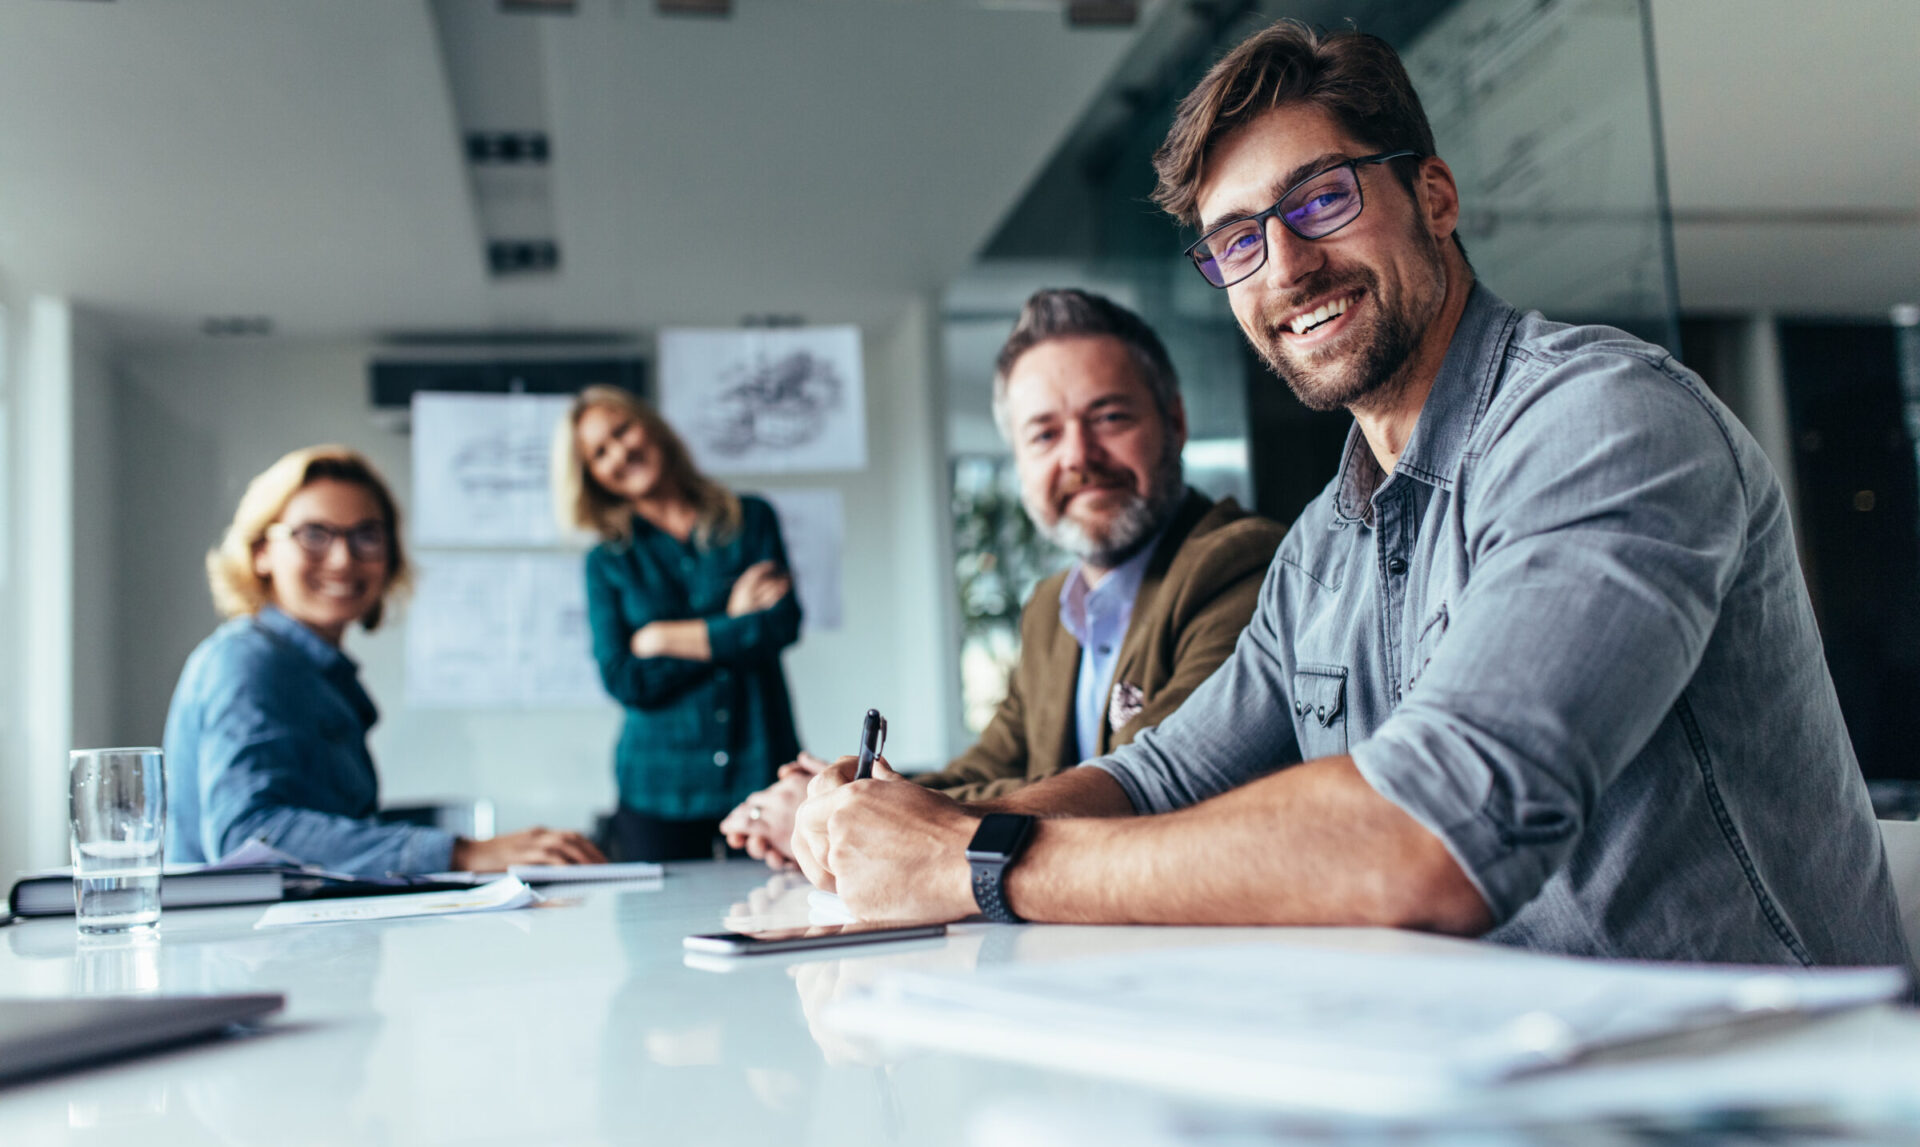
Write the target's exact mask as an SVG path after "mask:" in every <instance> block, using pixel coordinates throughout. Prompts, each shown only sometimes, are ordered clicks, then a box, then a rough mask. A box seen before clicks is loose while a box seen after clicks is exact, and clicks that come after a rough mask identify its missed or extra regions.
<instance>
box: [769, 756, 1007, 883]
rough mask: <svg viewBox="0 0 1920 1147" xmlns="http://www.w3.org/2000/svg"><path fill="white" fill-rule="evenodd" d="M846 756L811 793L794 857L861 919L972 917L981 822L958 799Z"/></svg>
mask: <svg viewBox="0 0 1920 1147" xmlns="http://www.w3.org/2000/svg"><path fill="white" fill-rule="evenodd" d="M858 765H859V762H858V760H857V759H856V758H854V757H842V758H840V759H839V760H838V761H835V762H834V763H833V764H832V765H829V766H828V767H826V768H825V769H822V770H821V771H820V773H819V775H818V776H816V777H814V778H813V780H812V781H811V782H810V783H809V785H808V788H807V801H806V803H805V804H803V805H801V806H800V811H799V813H798V814H797V815H796V817H795V821H794V830H793V842H792V847H793V859H794V860H795V861H796V862H798V863H799V865H800V869H801V871H802V872H805V873H806V874H807V879H809V880H811V881H813V883H814V884H815V885H817V886H818V887H820V888H822V889H825V890H826V891H828V892H837V893H839V894H840V898H841V899H842V900H844V901H845V902H846V905H847V908H848V910H849V911H851V912H852V913H853V914H854V915H855V916H858V917H859V918H860V919H862V920H903V921H904V920H958V919H960V918H961V917H963V916H969V915H972V913H973V911H974V903H973V881H972V874H971V872H970V870H969V868H968V866H967V858H966V848H967V842H968V841H970V840H972V839H973V832H974V829H975V828H976V827H977V825H978V823H979V818H978V817H976V816H975V815H974V814H972V813H970V812H968V811H967V810H966V808H965V807H963V806H962V805H961V804H959V802H957V801H955V800H954V799H953V798H951V797H948V796H946V795H944V794H942V793H937V792H934V791H933V790H931V789H927V788H923V787H921V786H920V785H916V784H914V783H913V782H911V781H908V780H906V779H905V778H903V777H902V776H901V775H900V774H899V773H896V772H894V771H893V768H892V766H890V765H888V764H887V762H886V760H885V759H884V758H879V759H876V760H875V761H874V765H873V777H872V779H870V780H864V781H856V780H854V779H853V774H854V770H855V769H856V768H857V767H858Z"/></svg>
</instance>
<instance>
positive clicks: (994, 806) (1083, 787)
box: [967, 767, 1133, 817]
mask: <svg viewBox="0 0 1920 1147" xmlns="http://www.w3.org/2000/svg"><path fill="white" fill-rule="evenodd" d="M967 808H969V809H970V810H972V811H974V812H982V813H987V812H1020V813H1026V814H1027V815H1029V816H1043V817H1114V816H1132V815H1133V802H1132V801H1130V800H1128V799H1127V792H1126V790H1125V789H1123V788H1121V787H1120V782H1119V781H1116V780H1114V779H1113V777H1112V775H1111V774H1109V773H1107V772H1106V771H1105V770H1102V769H1083V768H1078V767H1076V768H1071V769H1068V770H1067V771H1065V772H1063V773H1056V774H1055V775H1053V776H1051V777H1048V778H1047V779H1046V780H1044V781H1036V782H1035V783H1033V784H1030V785H1028V786H1026V787H1025V788H1023V789H1020V790H1019V791H1017V792H1011V793H1008V794H1007V795H1006V796H1003V797H995V798H994V799H992V800H985V801H975V802H971V803H969V804H968V805H967Z"/></svg>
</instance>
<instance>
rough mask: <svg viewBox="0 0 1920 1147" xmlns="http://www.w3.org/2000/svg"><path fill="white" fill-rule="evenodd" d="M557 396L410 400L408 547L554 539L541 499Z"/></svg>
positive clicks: (546, 500)
mask: <svg viewBox="0 0 1920 1147" xmlns="http://www.w3.org/2000/svg"><path fill="white" fill-rule="evenodd" d="M571 401H572V400H571V399H570V398H568V397H567V396H565V395H528V394H433V393H427V394H416V395H414V397H413V504H414V513H415V519H414V529H413V535H414V541H415V544H417V545H422V546H520V545H528V546H541V545H551V544H552V543H554V542H556V541H558V540H559V536H560V531H559V527H558V526H557V525H556V524H555V522H554V520H553V505H552V500H551V498H550V496H549V494H548V484H549V481H550V479H549V475H548V454H549V452H550V450H551V449H552V442H553V428H554V427H555V426H556V425H558V424H559V421H560V419H561V418H562V417H563V416H564V415H565V414H566V411H567V405H568V403H569V402H571Z"/></svg>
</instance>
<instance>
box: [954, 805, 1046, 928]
mask: <svg viewBox="0 0 1920 1147" xmlns="http://www.w3.org/2000/svg"><path fill="white" fill-rule="evenodd" d="M1034 820H1035V818H1034V817H1030V816H1022V815H1019V814H1017V813H1004V812H996V813H988V814H987V815H986V816H985V817H983V818H982V819H981V821H980V827H979V829H977V830H976V831H975V832H974V834H973V841H972V843H970V844H968V845H967V865H968V867H969V868H971V869H972V870H973V902H974V903H975V904H977V905H979V906H980V914H981V915H982V916H985V917H986V918H987V919H989V920H992V921H994V922H995V923H999V924H1025V923H1026V921H1025V920H1024V919H1022V918H1021V917H1020V915H1019V914H1018V913H1016V912H1015V911H1014V910H1013V909H1012V908H1010V907H1008V905H1007V894H1006V885H1005V877H1006V871H1007V866H1008V865H1010V864H1012V863H1013V862H1014V861H1015V860H1017V859H1019V856H1020V853H1021V852H1023V851H1024V850H1025V849H1026V847H1027V840H1028V839H1029V838H1030V837H1031V836H1032V835H1033V825H1034Z"/></svg>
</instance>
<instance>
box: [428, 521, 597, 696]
mask: <svg viewBox="0 0 1920 1147" xmlns="http://www.w3.org/2000/svg"><path fill="white" fill-rule="evenodd" d="M417 556H418V559H419V561H418V564H419V567H420V568H419V571H418V575H419V582H418V586H417V589H416V590H415V593H414V598H413V601H412V603H411V604H410V605H409V607H408V609H407V613H406V623H407V676H406V683H407V694H406V695H407V704H408V705H409V706H410V707H413V708H417V709H491V708H500V707H518V708H574V707H585V706H597V705H606V704H610V702H609V701H608V700H607V697H606V693H605V691H604V690H603V689H602V688H601V685H600V674H599V670H598V668H597V667H596V666H595V665H594V661H593V647H592V639H591V637H590V636H589V634H588V631H587V599H586V586H585V580H584V576H585V575H584V573H583V571H582V558H581V556H580V555H579V554H572V553H533V554H494V553H446V552H439V553H424V554H419V555H417Z"/></svg>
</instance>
